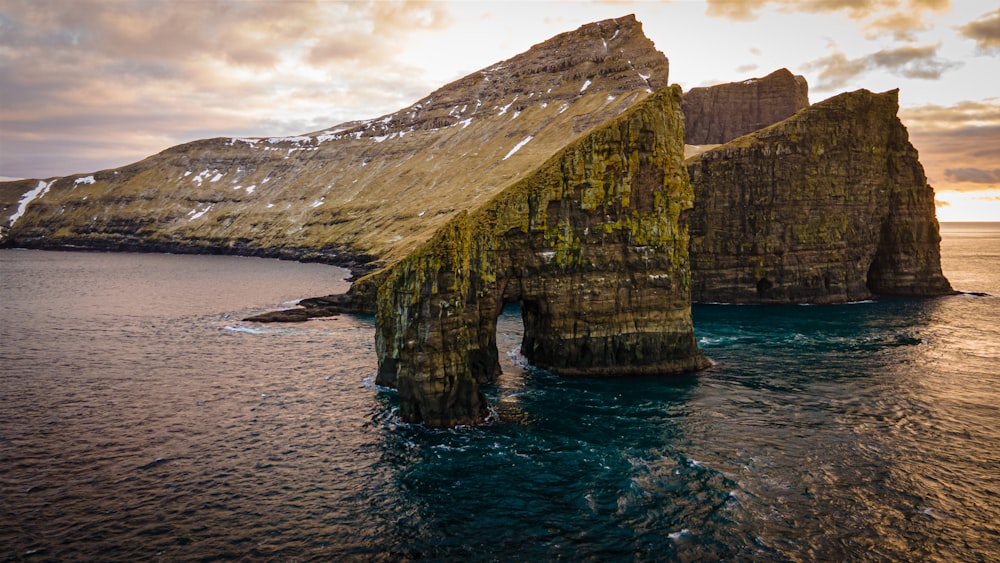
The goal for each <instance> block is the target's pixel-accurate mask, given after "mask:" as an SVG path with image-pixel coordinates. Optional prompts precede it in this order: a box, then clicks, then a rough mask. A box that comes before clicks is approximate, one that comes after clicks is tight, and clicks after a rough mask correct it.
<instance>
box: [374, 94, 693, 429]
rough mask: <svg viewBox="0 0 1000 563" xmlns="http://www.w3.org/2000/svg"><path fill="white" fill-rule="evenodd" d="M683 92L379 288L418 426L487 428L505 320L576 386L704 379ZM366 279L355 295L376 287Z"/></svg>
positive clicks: (537, 176) (570, 152) (399, 374)
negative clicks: (693, 281)
mask: <svg viewBox="0 0 1000 563" xmlns="http://www.w3.org/2000/svg"><path fill="white" fill-rule="evenodd" d="M682 139H683V120H682V117H681V114H680V90H679V88H677V87H672V88H665V89H663V90H661V91H659V92H657V93H656V94H655V95H654V96H652V97H651V98H649V99H647V100H645V101H643V102H641V103H639V104H637V105H636V106H635V107H633V108H631V109H630V110H629V111H628V112H627V113H625V114H623V115H622V116H620V117H618V118H615V119H614V120H612V121H611V122H609V123H607V124H606V125H604V126H602V127H600V128H598V129H597V130H595V131H594V132H592V133H590V134H589V135H587V136H585V137H583V138H582V139H580V140H578V141H576V142H574V143H572V144H570V145H569V146H567V147H566V148H565V149H563V150H562V151H560V152H559V153H558V154H556V155H554V156H553V157H552V158H550V159H549V160H548V161H547V162H546V163H545V164H543V165H542V166H541V167H539V168H538V169H536V170H535V171H533V172H531V173H530V174H528V175H527V176H526V177H525V178H524V179H523V180H521V181H519V182H517V183H515V184H514V185H512V186H511V187H509V188H508V189H506V190H504V191H503V192H501V193H500V194H499V195H497V196H496V197H495V198H494V199H493V200H492V201H491V202H489V203H488V204H486V205H485V206H484V207H482V208H481V209H479V210H476V211H473V212H471V213H468V214H466V213H463V214H460V215H459V216H458V217H456V218H454V219H453V220H452V221H450V222H449V223H448V225H446V226H445V227H444V228H442V229H441V230H439V231H438V232H437V233H436V235H435V236H434V237H433V238H432V239H431V240H430V241H429V242H427V243H426V244H425V245H423V246H422V247H421V248H419V249H418V250H417V251H416V252H414V253H413V254H411V255H410V256H408V257H407V258H405V259H403V260H402V261H400V262H399V263H398V264H396V265H394V266H392V267H390V268H389V270H388V273H387V274H385V275H384V277H383V278H382V279H379V280H377V283H378V284H379V290H378V313H377V317H376V326H377V328H376V331H377V332H376V349H377V352H378V355H379V378H378V381H379V383H381V384H385V385H395V386H397V387H398V389H399V397H400V414H401V416H402V417H403V419H404V420H407V421H412V422H422V423H424V424H427V425H429V426H452V425H455V424H466V423H472V422H477V421H479V420H482V418H483V416H485V407H486V403H485V400H484V399H483V398H482V396H481V394H480V393H479V392H478V390H477V383H478V382H480V381H488V380H491V379H492V378H494V377H495V376H496V374H497V373H498V372H499V363H498V362H497V350H496V336H495V333H496V318H497V316H498V315H499V313H500V309H501V307H502V306H503V303H504V302H505V301H517V302H520V303H521V305H522V312H523V318H524V330H525V333H524V341H523V344H522V352H523V353H524V355H525V356H526V357H527V359H528V360H529V361H530V362H531V363H532V364H534V365H536V366H539V367H543V368H546V369H549V370H551V371H553V372H555V373H557V374H563V375H590V376H617V375H635V374H669V373H677V372H682V371H691V370H695V369H700V368H704V367H706V366H707V364H708V361H707V360H706V359H705V358H704V357H703V356H702V355H701V353H700V352H699V351H698V347H697V344H696V342H695V338H694V332H693V329H692V324H691V312H690V294H689V283H690V278H689V265H688V251H687V247H688V236H687V232H686V231H685V228H684V226H683V225H682V223H681V214H682V213H683V212H685V211H687V210H689V209H690V207H691V203H692V193H691V189H690V185H689V182H688V179H687V173H686V169H685V168H684V163H683V143H682ZM370 283H376V282H369V281H368V280H366V279H362V280H359V282H358V283H357V284H356V285H357V286H358V287H359V288H364V287H365V286H366V285H368V284H370Z"/></svg>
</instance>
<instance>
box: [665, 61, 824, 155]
mask: <svg viewBox="0 0 1000 563" xmlns="http://www.w3.org/2000/svg"><path fill="white" fill-rule="evenodd" d="M808 105H809V85H808V83H807V82H806V79H805V78H803V77H801V76H795V75H793V74H792V73H791V72H789V71H788V69H784V68H783V69H780V70H776V71H774V72H772V73H771V74H769V75H767V76H765V77H764V78H751V79H749V80H744V81H742V82H731V83H729V84H718V85H715V86H709V87H705V88H692V89H691V90H689V91H688V92H687V93H685V94H684V104H683V108H684V119H685V132H684V142H685V143H686V144H688V145H712V144H720V143H728V142H729V141H731V140H733V139H735V138H736V137H739V136H742V135H746V134H747V133H751V132H753V131H758V130H760V129H763V128H764V127H767V126H768V125H771V124H772V123H777V122H779V121H781V120H783V119H785V118H787V117H790V116H792V115H793V114H794V113H795V112H797V111H799V110H800V109H802V108H804V107H807V106H808Z"/></svg>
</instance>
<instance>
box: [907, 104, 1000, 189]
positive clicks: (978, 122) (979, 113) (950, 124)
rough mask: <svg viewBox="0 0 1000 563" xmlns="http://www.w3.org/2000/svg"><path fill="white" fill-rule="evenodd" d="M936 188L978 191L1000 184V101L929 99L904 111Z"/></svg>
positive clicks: (923, 161) (921, 157)
mask: <svg viewBox="0 0 1000 563" xmlns="http://www.w3.org/2000/svg"><path fill="white" fill-rule="evenodd" d="M899 116H900V119H901V120H902V122H903V124H904V125H906V127H907V129H908V130H909V132H910V141H911V142H912V143H913V145H914V146H915V147H917V149H918V150H919V151H920V162H921V163H922V164H923V166H924V170H925V171H926V173H927V177H928V179H929V180H930V182H931V184H933V185H934V186H935V188H938V189H943V190H952V191H958V192H976V191H985V190H991V189H998V188H1000V168H997V163H1000V101H998V100H996V99H988V100H982V101H963V102H959V103H957V104H954V105H952V106H941V105H937V104H928V105H924V106H918V107H913V108H906V109H904V110H902V111H900V113H899Z"/></svg>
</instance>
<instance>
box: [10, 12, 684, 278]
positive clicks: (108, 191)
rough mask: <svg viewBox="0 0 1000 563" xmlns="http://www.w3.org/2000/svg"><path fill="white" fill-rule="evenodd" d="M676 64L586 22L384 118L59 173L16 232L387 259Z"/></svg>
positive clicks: (614, 111) (34, 237)
mask: <svg viewBox="0 0 1000 563" xmlns="http://www.w3.org/2000/svg"><path fill="white" fill-rule="evenodd" d="M667 75H668V62H667V59H666V57H665V56H663V54H662V53H660V52H659V51H657V50H656V48H655V47H654V46H653V43H652V42H651V41H650V40H649V39H648V38H647V37H646V36H645V35H644V34H643V32H642V26H641V24H640V23H639V22H637V21H636V20H635V18H634V17H633V16H627V17H622V18H618V19H613V20H606V21H602V22H596V23H592V24H587V25H584V26H582V27H581V28H579V29H577V30H575V31H572V32H568V33H564V34H561V35H558V36H556V37H554V38H552V39H550V40H548V41H545V42H543V43H541V44H538V45H536V46H534V47H532V48H531V49H530V50H529V51H527V52H525V53H522V54H520V55H517V56H515V57H513V58H511V59H508V60H506V61H502V62H500V63H498V64H495V65H493V66H491V67H489V68H486V69H483V70H481V71H478V72H475V73H472V74H470V75H469V76H466V77H464V78H462V79H459V80H457V81H455V82H453V83H451V84H448V85H446V86H444V87H442V88H440V89H439V90H437V91H435V92H433V93H431V94H430V95H429V96H427V97H426V98H424V99H422V100H420V101H419V102H417V103H416V104H414V105H412V106H410V107H409V108H405V109H403V110H400V111H398V112H395V113H393V114H390V115H386V116H383V117H380V118H377V119H371V120H367V121H360V122H351V123H344V124H341V125H339V126H336V127H333V128H331V129H328V130H324V131H319V132H314V133H310V134H306V135H301V136H297V137H282V138H253V139H242V138H234V139H209V140H203V141H196V142H193V143H188V144H184V145H180V146H177V147H174V148H171V149H168V150H166V151H164V152H162V153H160V154H158V155H155V156H151V157H149V158H147V159H145V160H143V161H141V162H138V163H135V164H132V165H129V166H125V167H122V168H118V169H114V170H105V171H100V172H96V173H93V174H80V175H74V176H71V177H67V178H60V179H57V180H56V181H54V182H53V183H52V184H51V185H50V186H49V187H48V189H47V191H46V193H45V194H44V196H42V197H38V198H37V199H35V200H34V201H33V202H32V203H31V205H30V206H28V208H27V209H26V212H25V213H24V214H23V215H22V216H20V218H19V219H18V220H17V221H16V223H15V224H14V225H13V228H12V236H13V238H14V239H15V241H16V243H17V244H20V245H29V246H45V247H58V246H66V245H70V246H80V247H89V248H102V249H135V250H170V251H175V252H184V251H189V252H191V251H206V252H227V253H239V254H265V255H277V256H287V257H307V258H312V259H317V260H323V261H327V262H332V263H341V264H347V265H356V264H357V263H360V262H371V263H372V266H373V267H375V266H383V265H386V264H390V263H392V262H393V261H395V260H398V259H400V258H402V257H404V256H406V255H407V254H409V253H410V252H411V251H412V250H414V249H415V248H416V247H418V246H419V245H420V244H421V243H423V242H424V241H426V240H428V238H429V237H430V236H432V235H433V233H435V232H436V231H437V230H438V229H439V228H441V227H442V226H443V225H445V224H446V223H447V222H448V221H449V220H450V219H451V218H453V217H455V216H456V215H457V214H458V213H460V212H461V211H463V210H468V209H475V208H478V207H480V206H481V205H482V204H483V203H485V202H486V201H489V199H490V198H491V197H493V196H494V195H496V194H497V193H498V192H499V191H500V190H502V189H504V188H505V187H507V186H509V185H510V184H511V183H512V182H516V181H517V180H519V179H521V178H523V177H524V175H525V174H526V173H528V172H529V171H531V170H533V169H534V168H536V167H538V166H539V165H540V164H541V163H543V162H545V160H546V159H548V158H549V157H550V156H552V155H553V154H554V153H555V152H557V151H558V150H560V149H561V148H562V147H564V146H565V145H566V144H567V143H568V142H571V141H572V140H574V139H576V138H579V137H580V136H581V135H584V134H586V133H588V132H589V131H591V130H593V129H594V128H595V127H597V126H599V125H600V124H602V123H604V122H605V121H607V120H608V119H610V118H612V117H614V116H616V115H619V114H620V113H622V112H623V111H625V110H626V109H627V108H628V107H630V106H631V105H633V104H634V103H636V102H637V101H639V100H641V99H643V98H645V97H647V96H649V94H650V93H651V92H652V91H653V90H655V89H657V88H660V87H663V86H665V85H666V84H667ZM35 182H36V183H37V181H35ZM2 193H4V192H3V190H2V189H0V194H2Z"/></svg>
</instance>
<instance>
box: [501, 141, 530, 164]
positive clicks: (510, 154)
mask: <svg viewBox="0 0 1000 563" xmlns="http://www.w3.org/2000/svg"><path fill="white" fill-rule="evenodd" d="M534 138H535V136H534V135H528V136H527V137H525V138H524V140H523V141H521V142H520V143H518V144H516V145H514V148H512V149H510V152H509V153H507V156H505V157H503V160H507V159H508V158H510V157H511V156H513V154H514V153H516V152H517V151H519V150H521V147H523V146H524V145H527V144H528V141H530V140H532V139H534Z"/></svg>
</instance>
